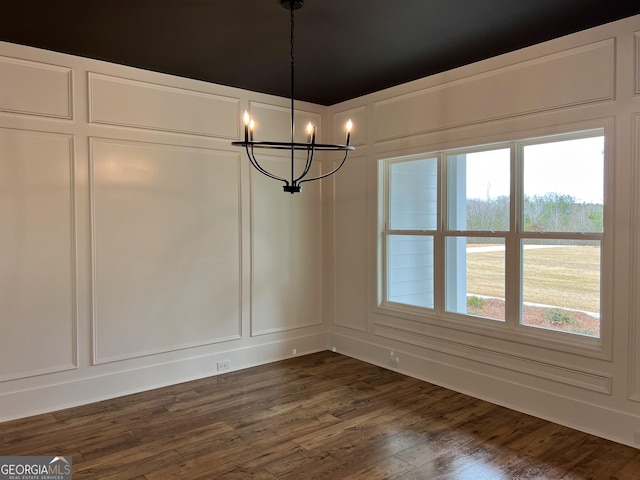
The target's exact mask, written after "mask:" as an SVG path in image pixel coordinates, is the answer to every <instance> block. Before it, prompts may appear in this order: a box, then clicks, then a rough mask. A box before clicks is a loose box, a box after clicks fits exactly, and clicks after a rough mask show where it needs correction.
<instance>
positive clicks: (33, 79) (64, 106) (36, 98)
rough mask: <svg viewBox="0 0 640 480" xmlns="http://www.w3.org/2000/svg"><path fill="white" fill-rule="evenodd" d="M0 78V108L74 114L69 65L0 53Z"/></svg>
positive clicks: (68, 117)
mask: <svg viewBox="0 0 640 480" xmlns="http://www.w3.org/2000/svg"><path fill="white" fill-rule="evenodd" d="M0 78H1V79H2V89H1V90H0V112H5V113H13V114H19V115H36V116H41V117H53V118H60V119H65V120H71V119H72V118H73V103H72V100H71V99H72V98H73V90H72V71H71V69H70V68H67V67H61V66H58V65H49V64H47V63H40V62H33V61H30V60H21V59H17V58H9V57H1V56H0Z"/></svg>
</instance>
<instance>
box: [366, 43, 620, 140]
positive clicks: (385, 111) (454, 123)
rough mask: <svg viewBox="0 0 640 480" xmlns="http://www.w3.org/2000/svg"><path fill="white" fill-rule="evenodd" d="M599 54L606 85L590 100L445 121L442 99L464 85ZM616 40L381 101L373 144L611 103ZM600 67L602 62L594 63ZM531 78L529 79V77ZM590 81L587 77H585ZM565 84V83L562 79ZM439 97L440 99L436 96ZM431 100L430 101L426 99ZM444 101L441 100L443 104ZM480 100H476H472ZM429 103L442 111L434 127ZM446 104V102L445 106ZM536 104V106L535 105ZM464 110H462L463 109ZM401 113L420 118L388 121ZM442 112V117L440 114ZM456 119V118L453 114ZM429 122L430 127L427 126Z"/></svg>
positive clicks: (581, 74) (446, 112)
mask: <svg viewBox="0 0 640 480" xmlns="http://www.w3.org/2000/svg"><path fill="white" fill-rule="evenodd" d="M599 50H600V51H602V52H603V53H604V54H606V56H607V59H608V63H609V68H608V73H607V75H606V77H607V80H606V84H601V85H597V89H596V91H594V92H593V94H592V95H591V96H588V97H583V98H579V97H576V98H575V99H571V100H569V101H557V102H555V103H552V104H549V105H546V106H542V107H538V106H529V107H522V108H520V109H517V110H514V111H503V112H499V111H498V110H496V113H493V114H492V113H490V114H488V115H483V114H476V115H475V117H473V118H469V119H467V120H456V119H455V118H453V119H451V120H448V119H447V115H449V114H450V111H451V105H450V104H449V105H442V103H443V101H444V100H447V99H446V98H444V97H443V95H445V94H446V93H445V92H447V91H448V92H449V93H448V95H449V96H450V97H449V100H447V101H450V100H451V99H454V98H456V99H457V98H458V97H460V95H457V94H454V93H452V92H453V89H455V88H458V87H464V86H466V85H467V84H471V83H474V82H479V81H484V80H487V79H492V78H498V77H500V76H504V75H507V74H511V73H514V72H517V71H523V70H524V69H527V68H535V67H537V66H541V65H544V64H549V63H550V62H553V61H557V60H560V59H564V58H571V57H574V58H577V57H578V56H579V55H586V54H589V53H593V54H595V53H594V52H597V51H599ZM614 59H615V39H614V38H609V39H606V40H602V41H599V42H595V43H592V44H588V45H584V46H581V47H576V48H573V49H569V50H564V51H560V52H557V53H554V54H550V55H546V56H543V57H538V58H534V59H531V60H526V61H523V62H519V63H515V64H512V65H508V66H505V67H502V68H498V69H496V70H492V71H489V72H484V73H480V74H476V75H471V76H468V77H465V78H461V79H458V80H454V81H451V82H446V83H443V84H439V85H436V86H433V87H428V88H425V89H421V90H417V91H414V92H411V93H407V94H404V95H400V96H397V97H394V98H391V99H386V100H382V101H379V102H376V103H375V104H374V119H377V118H383V119H384V121H382V122H381V121H380V120H376V121H375V122H374V136H375V138H374V141H376V142H383V141H388V140H394V139H398V138H403V137H408V136H413V135H419V134H425V133H430V132H436V131H442V130H446V129H450V128H458V127H464V126H469V125H476V124H480V123H485V122H490V121H499V120H504V119H508V118H514V117H520V116H523V115H530V114H534V113H540V112H547V111H554V110H559V109H564V108H568V107H575V106H580V105H589V104H595V103H601V102H605V101H611V100H614V99H615V61H614ZM587 60H588V61H583V62H582V63H584V65H583V66H584V67H585V69H586V67H587V65H592V64H593V63H594V61H595V60H597V59H595V60H594V59H587ZM597 61H598V62H599V63H601V62H602V61H601V60H597ZM589 73H590V72H589V71H580V72H579V73H577V74H576V77H578V78H585V77H586V76H588V75H589ZM529 76H530V75H529ZM586 78H589V77H586ZM565 80H566V79H565ZM438 95H439V96H438ZM429 97H431V98H429ZM443 98H444V100H443ZM475 98H479V97H475ZM429 102H431V103H434V102H435V103H436V104H437V106H438V107H439V108H441V111H440V112H436V113H440V114H441V115H442V117H441V118H440V121H439V123H437V124H435V123H433V121H432V120H431V119H432V118H433V116H434V114H433V109H432V108H430V107H433V106H430V105H428V104H429ZM445 103H446V102H445ZM534 103H535V104H537V103H538V102H534ZM458 107H460V106H459V105H458ZM463 110H464V109H463ZM399 111H402V112H403V118H405V119H408V118H409V117H410V116H411V115H410V114H407V112H409V113H411V112H413V114H414V115H415V116H417V117H419V119H420V121H413V120H412V121H411V123H410V124H407V122H408V121H409V120H407V121H405V122H404V123H403V122H389V121H388V119H389V118H394V117H398V115H397V112H399ZM443 112H444V113H443ZM454 115H455V114H454ZM429 122H431V123H433V125H428V123H429ZM423 123H427V125H426V126H425V125H423ZM389 125H393V128H391V129H389V130H388V131H385V129H383V126H384V127H388V126H389Z"/></svg>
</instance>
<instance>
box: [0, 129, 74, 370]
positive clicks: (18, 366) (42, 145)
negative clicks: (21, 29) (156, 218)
mask: <svg viewBox="0 0 640 480" xmlns="http://www.w3.org/2000/svg"><path fill="white" fill-rule="evenodd" d="M75 189H76V184H75V160H74V142H73V137H71V136H70V135H62V134H54V133H47V132H36V131H26V130H13V129H5V128H0V225H2V235H1V238H2V241H0V259H1V260H2V261H1V262H0V305H2V310H1V311H0V316H1V317H2V320H4V321H7V322H10V323H9V324H8V325H4V326H3V328H2V335H0V382H3V381H8V380H13V379H20V378H26V377H32V376H37V375H43V374H47V373H53V372H60V371H65V370H71V369H75V368H77V366H78V348H77V329H78V325H77V322H78V303H77V297H78V292H77V285H78V278H77V277H78V274H77V249H76V196H75Z"/></svg>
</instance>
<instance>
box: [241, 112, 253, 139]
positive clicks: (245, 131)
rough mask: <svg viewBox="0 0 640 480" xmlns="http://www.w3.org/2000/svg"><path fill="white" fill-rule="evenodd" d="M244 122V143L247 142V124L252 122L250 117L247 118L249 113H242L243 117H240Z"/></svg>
mask: <svg viewBox="0 0 640 480" xmlns="http://www.w3.org/2000/svg"><path fill="white" fill-rule="evenodd" d="M242 118H243V120H244V141H245V142H247V141H249V123H250V122H252V120H251V117H250V116H249V112H247V111H246V110H245V111H244V116H243V117H242Z"/></svg>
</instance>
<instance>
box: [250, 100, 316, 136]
mask: <svg viewBox="0 0 640 480" xmlns="http://www.w3.org/2000/svg"><path fill="white" fill-rule="evenodd" d="M249 113H250V114H251V117H252V118H253V119H254V120H255V122H256V128H255V134H254V135H255V140H268V141H274V142H290V141H291V110H290V109H289V108H288V107H280V106H277V105H269V104H266V103H260V102H250V105H249ZM294 121H295V141H296V142H305V141H306V140H307V133H306V132H307V130H306V129H307V124H308V123H309V122H311V123H312V124H313V125H315V126H316V127H318V131H317V140H316V141H317V142H318V143H329V142H328V141H326V139H325V138H324V136H323V132H322V116H321V115H320V114H317V113H312V112H305V111H303V110H296V111H295V119H294Z"/></svg>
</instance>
